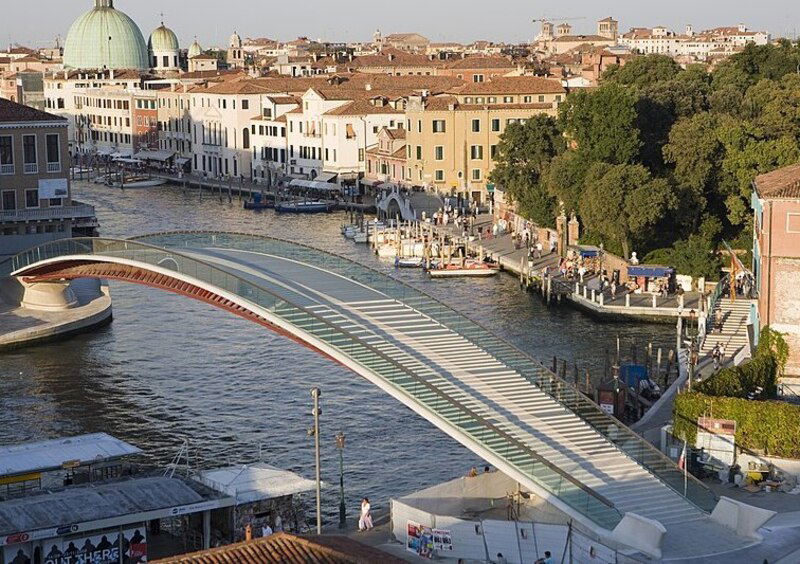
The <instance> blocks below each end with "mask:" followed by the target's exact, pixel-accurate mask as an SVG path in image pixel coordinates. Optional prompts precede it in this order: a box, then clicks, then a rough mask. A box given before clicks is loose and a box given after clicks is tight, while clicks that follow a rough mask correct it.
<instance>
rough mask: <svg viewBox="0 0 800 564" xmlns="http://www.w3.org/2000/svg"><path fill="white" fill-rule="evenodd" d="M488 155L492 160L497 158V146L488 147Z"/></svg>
mask: <svg viewBox="0 0 800 564" xmlns="http://www.w3.org/2000/svg"><path fill="white" fill-rule="evenodd" d="M489 155H490V156H491V157H492V159H494V158H495V157H496V156H497V145H492V146H490V147H489Z"/></svg>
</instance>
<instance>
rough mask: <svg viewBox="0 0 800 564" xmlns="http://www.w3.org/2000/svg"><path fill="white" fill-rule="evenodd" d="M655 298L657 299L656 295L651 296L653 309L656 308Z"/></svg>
mask: <svg viewBox="0 0 800 564" xmlns="http://www.w3.org/2000/svg"><path fill="white" fill-rule="evenodd" d="M656 298H658V296H657V295H656V294H653V308H655V307H656Z"/></svg>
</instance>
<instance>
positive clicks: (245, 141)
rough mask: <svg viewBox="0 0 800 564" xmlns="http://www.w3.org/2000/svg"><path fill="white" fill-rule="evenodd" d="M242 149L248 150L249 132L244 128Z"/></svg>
mask: <svg viewBox="0 0 800 564" xmlns="http://www.w3.org/2000/svg"><path fill="white" fill-rule="evenodd" d="M242 148H243V149H249V148H250V130H249V129H248V128H246V127H245V128H244V129H243V130H242Z"/></svg>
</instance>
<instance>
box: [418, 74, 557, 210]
mask: <svg viewBox="0 0 800 564" xmlns="http://www.w3.org/2000/svg"><path fill="white" fill-rule="evenodd" d="M565 96H566V90H565V89H564V87H563V86H562V85H561V83H560V82H558V81H556V80H549V79H546V78H540V77H534V76H514V77H496V78H493V79H492V80H490V81H487V82H481V83H470V84H467V85H465V86H463V87H460V88H459V89H457V90H453V91H452V92H451V93H450V94H446V95H441V96H412V97H410V98H409V103H408V106H407V110H406V118H407V124H406V130H407V133H406V139H407V141H406V151H407V156H408V164H407V170H406V181H407V183H409V184H411V185H414V186H425V187H433V188H435V189H436V190H437V191H438V192H441V193H447V194H457V193H461V194H462V195H463V196H471V197H472V198H473V199H475V200H477V201H483V200H484V199H485V198H486V194H487V183H488V178H489V173H490V172H491V171H492V168H493V166H494V156H495V154H496V151H497V144H498V143H499V142H500V136H501V135H502V134H503V132H504V131H505V129H506V127H507V126H508V125H509V124H511V123H524V121H525V120H527V119H529V118H531V117H533V116H535V115H537V114H548V115H552V116H555V115H556V112H557V110H558V105H559V104H560V103H561V102H562V101H563V100H564V98H565Z"/></svg>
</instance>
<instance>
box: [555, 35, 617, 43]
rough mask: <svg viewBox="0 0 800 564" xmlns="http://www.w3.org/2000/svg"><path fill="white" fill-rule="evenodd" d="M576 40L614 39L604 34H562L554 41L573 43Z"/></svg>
mask: <svg viewBox="0 0 800 564" xmlns="http://www.w3.org/2000/svg"><path fill="white" fill-rule="evenodd" d="M575 41H609V42H611V43H613V42H614V41H613V40H611V39H609V38H608V37H603V36H602V35H562V36H561V37H556V38H555V39H553V42H554V43H572V42H575Z"/></svg>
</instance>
